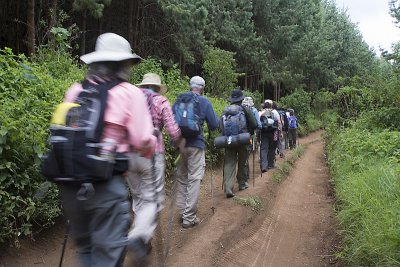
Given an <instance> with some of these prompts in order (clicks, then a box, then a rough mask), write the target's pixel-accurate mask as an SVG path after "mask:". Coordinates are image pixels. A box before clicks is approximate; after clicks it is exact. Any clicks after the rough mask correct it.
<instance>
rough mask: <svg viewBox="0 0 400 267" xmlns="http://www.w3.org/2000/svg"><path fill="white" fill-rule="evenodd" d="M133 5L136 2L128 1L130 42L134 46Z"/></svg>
mask: <svg viewBox="0 0 400 267" xmlns="http://www.w3.org/2000/svg"><path fill="white" fill-rule="evenodd" d="M133 3H134V1H128V10H129V11H128V42H129V43H130V44H131V45H132V44H133Z"/></svg>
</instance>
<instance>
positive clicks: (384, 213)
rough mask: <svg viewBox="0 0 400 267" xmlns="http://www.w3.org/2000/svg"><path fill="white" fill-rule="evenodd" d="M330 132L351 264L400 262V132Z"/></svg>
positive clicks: (332, 162)
mask: <svg viewBox="0 0 400 267" xmlns="http://www.w3.org/2000/svg"><path fill="white" fill-rule="evenodd" d="M355 125H357V127H352V128H347V129H342V130H341V131H340V132H336V133H335V134H331V133H328V135H327V136H328V137H329V138H328V139H326V140H327V152H328V164H329V167H330V171H331V175H332V181H333V184H334V185H335V192H336V198H337V210H338V219H339V222H340V226H341V229H342V237H343V248H342V250H341V251H340V252H339V253H338V256H339V257H340V258H341V259H342V260H343V261H345V262H347V264H348V265H349V266H399V262H400V254H399V253H398V247H399V245H400V213H399V210H400V194H399V192H400V183H399V180H398V173H399V171H400V134H399V133H398V132H397V131H396V132H391V131H388V130H378V129H375V130H374V131H371V129H370V130H367V129H365V128H364V129H360V128H363V127H358V124H357V123H356V124H355Z"/></svg>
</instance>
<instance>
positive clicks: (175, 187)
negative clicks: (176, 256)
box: [161, 154, 181, 267]
mask: <svg viewBox="0 0 400 267" xmlns="http://www.w3.org/2000/svg"><path fill="white" fill-rule="evenodd" d="M180 160H181V155H180V154H179V155H178V157H177V158H176V159H175V161H174V164H175V171H174V182H173V184H172V192H171V200H170V204H169V209H168V221H167V237H166V241H165V247H164V252H163V254H164V255H163V261H162V263H161V267H164V266H165V263H166V262H167V257H168V253H169V243H170V241H171V235H172V223H173V219H174V206H175V202H176V195H177V192H178V163H179V161H180Z"/></svg>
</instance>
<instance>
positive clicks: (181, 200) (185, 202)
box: [175, 76, 219, 228]
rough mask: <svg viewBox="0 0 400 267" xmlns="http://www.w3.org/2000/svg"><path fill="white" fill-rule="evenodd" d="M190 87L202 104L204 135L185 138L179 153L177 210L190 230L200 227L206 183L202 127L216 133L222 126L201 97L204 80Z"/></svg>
mask: <svg viewBox="0 0 400 267" xmlns="http://www.w3.org/2000/svg"><path fill="white" fill-rule="evenodd" d="M189 87H190V89H191V92H192V93H194V94H196V95H197V99H198V101H199V102H200V103H199V104H200V105H199V106H200V112H199V114H197V115H198V116H199V120H198V122H199V125H200V127H201V132H200V134H198V135H196V136H191V137H185V139H186V147H185V149H184V150H183V151H180V153H181V159H180V161H179V163H178V166H177V180H178V197H177V206H178V210H179V213H180V215H181V218H182V227H183V228H191V227H194V226H196V225H198V224H199V223H200V219H199V218H198V217H197V216H196V213H197V208H198V200H199V195H200V182H201V180H202V179H203V175H204V171H205V167H206V161H205V142H204V132H203V129H202V126H203V124H204V122H207V126H208V129H209V130H215V129H217V128H218V126H219V125H218V118H217V116H216V115H215V111H214V109H213V107H212V106H211V103H210V100H208V99H207V98H206V97H204V96H202V94H203V92H204V87H205V81H204V79H203V78H202V77H200V76H194V77H192V78H191V79H190V82H189ZM175 104H176V103H175Z"/></svg>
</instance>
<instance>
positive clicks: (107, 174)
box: [41, 80, 128, 183]
mask: <svg viewBox="0 0 400 267" xmlns="http://www.w3.org/2000/svg"><path fill="white" fill-rule="evenodd" d="M119 83H121V81H112V82H108V83H104V84H99V85H95V84H92V83H90V82H88V81H86V80H85V81H83V82H82V87H83V91H82V92H81V93H80V94H79V95H78V96H77V98H76V99H75V102H74V103H62V104H60V105H58V106H57V108H56V110H55V112H54V114H53V118H52V124H51V127H50V150H49V152H48V153H47V155H46V156H44V157H43V161H42V166H41V172H42V174H43V175H44V176H45V177H46V178H47V179H48V180H49V181H52V182H61V183H83V182H93V181H101V180H107V179H109V178H111V177H112V175H113V173H119V172H121V173H122V172H125V171H126V170H127V168H128V163H127V158H124V157H119V155H118V156H117V155H116V153H115V147H116V144H103V143H100V138H101V134H102V132H103V128H104V111H105V108H106V105H107V96H108V90H109V89H111V88H113V87H114V86H116V85H118V84H119ZM105 145H111V146H112V147H111V148H110V150H104V149H105ZM113 147H114V148H113ZM104 151H106V152H107V154H106V155H105V154H102V152H104ZM116 162H118V164H115V163H116Z"/></svg>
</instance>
